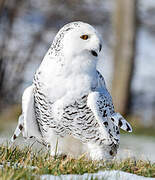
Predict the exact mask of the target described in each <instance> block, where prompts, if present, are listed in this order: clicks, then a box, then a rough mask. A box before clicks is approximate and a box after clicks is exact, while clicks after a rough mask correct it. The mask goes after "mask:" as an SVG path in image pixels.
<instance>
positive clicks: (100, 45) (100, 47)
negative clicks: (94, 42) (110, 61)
mask: <svg viewBox="0 0 155 180" xmlns="http://www.w3.org/2000/svg"><path fill="white" fill-rule="evenodd" d="M101 49H102V44H99V52H101Z"/></svg>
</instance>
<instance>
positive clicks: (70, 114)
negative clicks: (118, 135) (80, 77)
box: [34, 76, 115, 145]
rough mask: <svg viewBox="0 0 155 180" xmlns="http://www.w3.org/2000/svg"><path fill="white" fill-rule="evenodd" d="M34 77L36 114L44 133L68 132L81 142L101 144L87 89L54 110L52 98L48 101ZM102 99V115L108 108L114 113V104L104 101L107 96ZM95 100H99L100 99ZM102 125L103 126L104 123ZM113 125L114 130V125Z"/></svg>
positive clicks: (62, 135)
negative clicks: (88, 102)
mask: <svg viewBox="0 0 155 180" xmlns="http://www.w3.org/2000/svg"><path fill="white" fill-rule="evenodd" d="M37 78H38V76H35V79H34V85H35V88H34V102H35V114H36V119H37V122H38V124H39V127H40V131H41V133H42V136H43V137H46V136H48V134H49V133H50V131H53V132H54V133H55V134H56V135H58V136H60V137H65V136H66V135H71V136H73V137H75V138H77V139H79V140H80V141H82V142H83V143H86V142H90V141H91V142H94V143H97V144H99V145H102V144H104V141H105V139H104V138H102V135H101V134H102V132H101V131H100V130H99V124H98V122H97V120H96V119H95V117H94V114H93V113H92V111H91V109H90V108H89V107H88V105H87V97H88V94H87V93H85V94H84V95H82V96H81V97H80V98H75V99H72V101H69V103H68V104H65V105H64V106H63V107H62V108H60V109H59V108H58V110H56V113H55V109H56V107H55V102H51V101H50V100H49V99H48V97H47V95H45V94H44V92H43V90H42V84H41V83H39V81H38V79H37ZM103 99H104V98H103ZM104 101H105V103H104V102H102V103H101V106H100V111H101V114H102V116H103V117H105V118H106V116H107V109H110V111H111V112H110V113H113V104H111V103H110V101H107V100H106V97H105V99H104ZM65 102H66V101H65ZM107 102H108V103H107ZM98 103H99V104H100V102H98ZM103 126H105V127H106V125H104V124H103ZM106 128H107V127H106ZM110 128H111V127H110ZM110 128H109V129H107V133H110V132H108V131H111V130H110ZM112 128H113V130H114V131H115V126H114V125H113V127H112Z"/></svg>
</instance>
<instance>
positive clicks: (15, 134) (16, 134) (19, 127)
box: [11, 115, 24, 143]
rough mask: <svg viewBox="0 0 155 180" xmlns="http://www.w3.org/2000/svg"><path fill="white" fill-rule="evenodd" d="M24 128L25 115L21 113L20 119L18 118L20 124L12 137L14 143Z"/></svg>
mask: <svg viewBox="0 0 155 180" xmlns="http://www.w3.org/2000/svg"><path fill="white" fill-rule="evenodd" d="M23 128H24V117H23V115H20V116H19V119H18V125H17V127H16V129H15V132H14V133H13V136H12V137H11V142H12V143H14V141H15V139H16V138H17V137H18V136H19V135H20V133H21V132H22V130H23Z"/></svg>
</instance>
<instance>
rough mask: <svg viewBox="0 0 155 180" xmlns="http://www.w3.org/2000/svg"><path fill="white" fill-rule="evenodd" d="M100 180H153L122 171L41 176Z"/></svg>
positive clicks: (46, 179)
mask: <svg viewBox="0 0 155 180" xmlns="http://www.w3.org/2000/svg"><path fill="white" fill-rule="evenodd" d="M92 178H93V179H95V178H97V179H99V180H100V179H102V180H145V179H148V180H155V178H146V177H143V176H137V175H135V174H131V173H126V172H122V171H99V172H98V173H93V174H88V173H85V174H83V175H72V174H70V175H60V176H54V175H42V176H41V180H85V179H87V180H91V179H92Z"/></svg>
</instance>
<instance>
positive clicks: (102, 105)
mask: <svg viewBox="0 0 155 180" xmlns="http://www.w3.org/2000/svg"><path fill="white" fill-rule="evenodd" d="M97 78H98V86H97V88H96V91H94V92H91V93H90V94H89V95H88V99H87V105H88V106H89V108H90V109H91V110H92V112H93V113H94V116H95V117H96V119H97V120H98V123H99V124H100V125H101V127H102V126H103V124H107V123H108V122H107V120H106V118H105V117H107V118H108V119H110V120H111V121H112V122H113V123H114V124H115V125H116V126H118V127H120V128H121V129H123V130H125V131H128V132H132V127H131V125H130V124H129V123H128V122H127V121H126V120H125V119H124V118H123V116H122V115H121V114H120V113H116V112H115V111H114V106H113V103H112V98H111V95H110V93H109V92H108V90H107V89H106V85H105V81H104V78H103V77H102V75H101V74H100V73H99V72H98V71H97Z"/></svg>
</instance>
